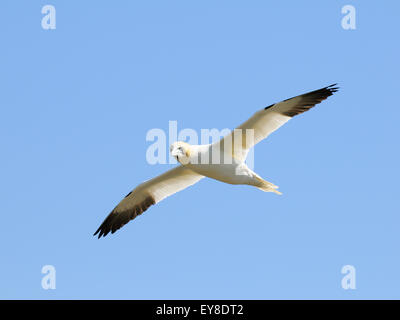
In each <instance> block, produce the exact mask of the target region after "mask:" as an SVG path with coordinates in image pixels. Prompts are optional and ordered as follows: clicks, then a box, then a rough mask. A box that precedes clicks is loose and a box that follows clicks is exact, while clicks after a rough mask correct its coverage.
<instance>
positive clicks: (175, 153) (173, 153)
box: [171, 149, 178, 157]
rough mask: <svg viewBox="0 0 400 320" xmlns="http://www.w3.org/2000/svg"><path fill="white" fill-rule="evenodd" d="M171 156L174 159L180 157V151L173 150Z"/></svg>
mask: <svg viewBox="0 0 400 320" xmlns="http://www.w3.org/2000/svg"><path fill="white" fill-rule="evenodd" d="M171 155H172V156H173V157H176V156H178V150H176V149H174V150H172V151H171Z"/></svg>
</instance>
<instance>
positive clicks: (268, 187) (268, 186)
mask: <svg viewBox="0 0 400 320" xmlns="http://www.w3.org/2000/svg"><path fill="white" fill-rule="evenodd" d="M257 180H258V181H259V182H260V185H259V186H257V188H258V189H260V190H261V191H264V192H274V193H276V194H279V195H281V194H282V192H279V191H278V190H276V189H278V188H279V187H278V186H276V185H274V184H273V183H271V182H268V181H266V180H264V179H262V178H258V179H257Z"/></svg>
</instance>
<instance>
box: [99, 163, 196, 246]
mask: <svg viewBox="0 0 400 320" xmlns="http://www.w3.org/2000/svg"><path fill="white" fill-rule="evenodd" d="M202 178H204V176H202V175H200V174H197V173H195V172H194V171H192V170H190V169H187V168H186V167H184V166H179V167H176V168H174V169H171V170H169V171H167V172H165V173H163V174H162V175H160V176H158V177H155V178H153V179H151V180H148V181H146V182H143V183H142V184H140V185H139V186H137V187H136V188H135V189H134V190H133V191H131V192H130V193H129V194H128V195H127V196H126V197H125V198H124V199H122V201H121V202H120V203H119V204H118V205H117V206H116V207H115V208H114V210H113V211H112V212H111V213H110V214H109V215H108V216H107V218H106V219H105V220H104V222H103V223H102V224H101V225H100V227H99V228H98V229H97V231H96V232H95V233H94V235H96V234H99V236H98V237H99V238H100V237H101V236H104V237H105V236H106V235H107V234H108V233H109V232H110V231H111V233H114V232H115V231H117V230H118V229H119V228H121V227H122V226H124V225H125V224H126V223H128V222H129V221H130V220H132V219H134V218H136V217H137V216H138V215H140V214H142V213H143V212H144V211H146V210H147V209H148V208H149V207H150V206H151V205H153V204H156V203H158V202H160V201H161V200H163V199H165V198H166V197H169V196H170V195H173V194H174V193H176V192H178V191H181V190H183V189H185V188H187V187H189V186H191V185H193V184H195V183H196V182H198V181H199V180H200V179H202Z"/></svg>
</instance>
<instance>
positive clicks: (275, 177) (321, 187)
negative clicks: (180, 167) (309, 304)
mask: <svg viewBox="0 0 400 320" xmlns="http://www.w3.org/2000/svg"><path fill="white" fill-rule="evenodd" d="M46 4H51V5H53V6H54V7H55V8H56V29H54V30H44V29H43V28H42V25H41V20H42V17H43V16H44V14H42V13H41V10H42V7H43V6H44V5H46ZM347 4H351V5H353V6H354V7H355V9H356V29H355V30H345V29H343V28H342V25H341V20H342V17H343V16H344V15H343V14H342V12H341V10H342V7H343V6H344V5H347ZM399 10H400V3H399V2H398V1H384V2H377V1H360V0H349V1H319V0H318V1H317V0H315V1H311V0H305V1H246V2H244V1H232V0H229V1H59V0H49V1H28V0H25V1H15V0H13V1H11V0H10V1H6V0H2V1H1V2H0V12H1V19H0V39H1V43H2V44H1V50H0V61H1V62H0V88H1V89H0V90H1V94H0V107H1V116H0V134H1V138H0V147H1V157H0V172H1V179H0V194H1V202H0V212H1V227H2V228H1V232H0V243H1V245H0V248H1V252H0V256H1V264H0V298H24V299H56V298H57V299H91V298H99V299H127V298H129V299H195V298H196V299H201V298H208V299H219V298H226V299H270V298H273V299H274V298H276V299H278V298H290V299H298V298H302V299H308V298H317V299H324V298H333V299H354V298H400V292H399V290H400V275H399V270H400V258H399V240H400V236H399V224H400V216H399V215H400V212H399V201H398V198H399V179H400V175H399V162H400V153H399V133H400V130H399V126H398V118H399V115H400V111H399V110H400V106H399V102H398V101H399V99H398V94H399V71H400V68H399V57H400V43H399V41H398V31H399V29H400V21H399V19H398V12H399ZM335 82H338V83H339V85H340V88H341V89H340V91H339V92H338V93H336V94H335V95H334V96H332V97H330V98H329V99H328V100H326V101H324V102H323V103H322V104H320V105H318V106H317V107H316V108H314V109H313V110H311V111H309V112H307V113H305V114H303V115H300V116H298V117H296V118H294V119H293V120H291V121H290V122H289V123H287V124H286V125H285V126H284V127H282V128H281V129H279V130H278V131H277V132H275V133H274V134H273V135H271V136H270V137H269V139H267V140H265V141H263V142H261V143H260V144H258V145H257V147H256V149H255V171H257V172H258V173H259V174H260V175H261V176H263V177H265V178H266V179H267V180H268V181H271V182H273V183H275V184H277V185H279V186H280V191H282V192H283V196H277V195H275V194H272V193H263V192H261V191H259V190H257V189H255V188H250V187H246V186H230V185H226V184H223V183H220V182H217V181H211V180H209V179H204V180H202V181H200V182H199V183H198V184H197V185H195V186H193V187H191V188H189V189H186V190H184V191H182V192H180V193H178V194H176V195H174V196H172V197H170V198H167V199H166V200H164V201H162V202H161V203H159V204H158V205H156V206H153V207H151V208H150V209H149V210H148V211H147V212H145V213H144V214H143V215H142V216H140V217H139V218H137V219H135V220H134V221H131V222H130V223H129V224H128V225H126V226H125V227H124V228H122V229H121V230H119V231H118V232H117V233H115V234H114V235H111V236H107V237H106V238H103V239H101V240H98V239H97V238H95V237H93V236H92V234H93V233H94V231H95V230H96V229H97V228H98V226H99V225H100V223H101V222H102V221H103V219H104V218H105V217H106V215H107V214H108V213H109V212H110V211H111V210H112V208H113V207H114V206H115V205H116V204H117V203H118V202H119V201H120V200H121V199H122V197H123V196H125V195H126V194H127V193H128V192H129V191H130V190H131V189H132V188H134V187H135V186H136V185H137V184H139V183H141V182H142V181H144V180H147V179H149V178H152V177H154V176H155V175H157V174H159V173H161V172H164V171H165V170H167V169H169V168H171V167H173V165H171V164H158V165H157V164H156V165H150V164H149V163H148V162H147V161H146V150H147V148H148V147H149V146H150V145H151V144H152V142H149V141H146V134H147V132H148V131H149V130H151V129H153V128H159V129H162V130H164V131H166V132H168V123H169V121H175V120H176V121H178V130H182V129H184V128H191V129H194V130H196V131H198V132H200V130H201V129H203V128H210V129H211V128H218V129H223V128H234V127H235V126H236V125H238V124H240V123H241V122H243V121H244V120H246V119H247V118H248V117H250V116H251V115H252V114H253V113H254V112H255V111H257V110H258V109H260V108H262V107H265V106H267V105H270V104H271V103H274V102H277V101H280V100H283V99H286V98H289V97H292V96H294V95H297V94H301V93H304V92H307V91H310V90H314V89H319V88H321V87H324V86H326V85H329V84H332V83H335ZM172 142H173V141H168V143H172ZM45 265H52V266H54V267H55V269H56V289H55V290H51V289H49V290H44V289H43V288H42V286H41V281H42V277H43V276H44V274H42V272H41V271H42V267H43V266H45ZM345 265H352V266H354V268H355V270H356V289H355V290H351V289H350V290H344V289H343V288H342V286H341V281H342V278H343V277H344V275H343V274H342V273H341V269H342V267H343V266H345Z"/></svg>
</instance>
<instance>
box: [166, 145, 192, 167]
mask: <svg viewBox="0 0 400 320" xmlns="http://www.w3.org/2000/svg"><path fill="white" fill-rule="evenodd" d="M169 151H170V152H171V155H172V156H173V157H175V158H176V160H178V161H179V162H180V163H181V164H188V163H189V162H190V154H191V147H190V144H188V143H186V142H183V141H177V142H174V143H173V144H171V146H170V148H169Z"/></svg>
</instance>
